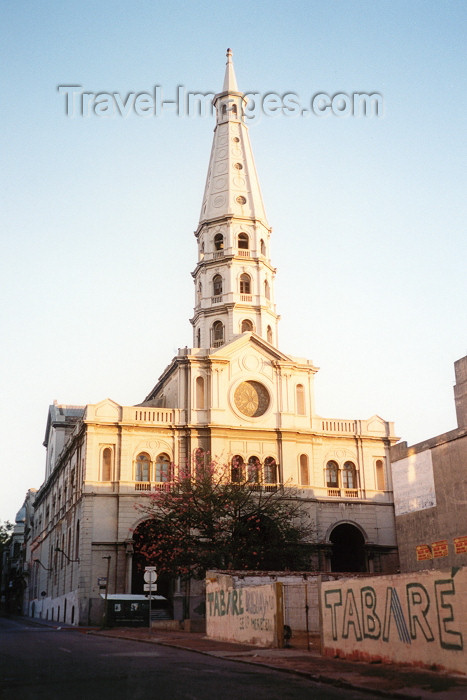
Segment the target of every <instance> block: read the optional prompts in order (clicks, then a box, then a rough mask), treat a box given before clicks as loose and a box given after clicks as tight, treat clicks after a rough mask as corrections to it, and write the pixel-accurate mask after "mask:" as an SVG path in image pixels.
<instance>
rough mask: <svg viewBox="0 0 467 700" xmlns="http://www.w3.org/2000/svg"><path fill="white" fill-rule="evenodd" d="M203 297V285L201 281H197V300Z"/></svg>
mask: <svg viewBox="0 0 467 700" xmlns="http://www.w3.org/2000/svg"><path fill="white" fill-rule="evenodd" d="M202 297H203V285H202V284H201V282H198V301H201V299H202Z"/></svg>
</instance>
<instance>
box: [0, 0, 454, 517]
mask: <svg viewBox="0 0 467 700" xmlns="http://www.w3.org/2000/svg"><path fill="white" fill-rule="evenodd" d="M466 14H467V6H466V5H465V3H464V2H461V1H459V2H456V1H451V2H438V1H436V2H435V1H429V0H423V1H419V2H418V1H416V0H415V1H412V2H410V3H407V2H406V1H405V0H404V1H401V2H399V1H397V0H392V1H391V2H386V1H385V0H368V1H367V0H364V1H362V0H354V1H352V2H347V1H342V2H338V1H335V2H333V1H331V0H327V1H320V0H317V1H314V2H313V1H310V0H307V1H304V2H297V1H295V2H294V1H293V0H292V1H289V2H254V1H252V0H249V1H248V2H245V1H243V0H238V1H237V2H235V3H219V2H204V3H199V2H173V3H164V4H163V3H159V2H155V1H154V0H141V1H137V0H136V1H135V2H128V1H126V2H119V1H116V2H110V0H101V1H100V2H89V1H87V0H82V1H80V2H62V1H60V2H59V1H47V0H42V2H33V1H32V0H22V1H21V2H18V0H15V1H12V0H3V2H2V3H1V6H0V27H1V33H2V41H1V49H0V51H1V54H2V55H1V65H2V66H3V84H2V90H1V93H0V109H1V119H2V128H1V130H0V139H1V152H2V155H3V159H2V162H3V168H2V170H1V179H2V182H1V200H2V207H1V212H2V213H1V232H2V246H1V250H2V255H1V281H2V295H1V316H0V321H1V328H2V342H1V344H0V353H1V355H0V362H1V364H0V366H1V368H2V381H1V386H2V401H1V416H0V425H1V429H2V436H1V440H0V446H1V447H0V449H1V455H0V522H1V521H2V520H3V519H6V518H10V519H12V518H14V515H15V513H16V511H17V510H18V509H19V507H20V506H21V503H22V500H23V497H24V494H25V492H26V490H27V489H28V488H29V487H39V486H40V485H41V483H42V480H43V476H44V461H45V450H44V447H43V446H42V441H43V437H44V430H45V423H46V418H47V410H48V405H49V404H50V403H52V402H53V400H54V399H57V400H58V402H59V403H69V404H86V403H93V402H97V401H100V400H101V399H103V398H105V397H107V396H109V397H110V398H112V399H114V400H115V401H118V402H119V403H122V404H133V403H137V402H139V401H141V400H142V399H143V398H144V396H145V395H146V394H147V392H148V391H149V389H150V388H152V386H153V385H154V384H155V382H156V380H157V378H158V377H159V375H160V374H161V372H162V370H163V369H164V368H165V366H166V365H167V364H168V363H169V361H170V359H171V358H172V356H173V355H174V354H175V353H176V351H177V348H178V347H182V346H184V345H191V326H190V324H189V322H188V318H189V317H190V316H191V314H192V308H193V282H192V279H191V275H190V272H191V270H192V269H193V268H194V265H195V257H196V248H195V239H194V236H193V231H194V229H195V228H196V226H197V222H198V216H199V211H200V207H201V198H202V193H203V188H204V182H205V177H206V171H207V165H208V160H209V152H210V147H211V139H212V129H213V122H212V120H210V119H201V118H191V119H190V118H179V117H176V116H175V115H174V114H173V113H169V112H166V113H164V114H163V115H162V116H161V117H157V118H155V117H152V118H141V117H137V116H135V115H134V114H133V115H130V116H129V117H128V118H127V119H123V118H121V117H115V118H113V119H104V118H98V117H91V118H88V119H82V118H77V119H69V118H67V117H66V116H65V112H64V98H63V97H62V96H60V95H59V93H58V92H57V86H58V85H61V84H72V83H77V84H80V85H82V86H83V88H84V89H86V90H88V91H91V92H115V91H116V92H119V93H120V94H122V95H126V94H127V93H128V92H130V91H136V92H140V91H151V90H152V89H153V88H154V86H155V85H160V86H162V89H163V91H164V94H165V96H166V99H170V96H171V95H175V90H176V86H177V85H184V86H185V87H186V89H187V90H189V91H200V92H208V91H213V92H215V91H219V90H220V88H221V85H222V78H223V72H224V63H225V50H226V48H227V47H228V46H230V47H232V49H233V50H234V61H235V68H236V72H237V78H238V82H239V86H240V89H242V90H245V91H246V90H254V91H260V92H262V93H265V92H275V93H279V94H280V93H284V92H295V93H296V94H297V95H299V97H300V99H301V100H303V101H305V100H307V99H309V97H310V96H311V95H313V94H315V93H317V92H326V93H329V94H334V93H336V92H345V93H353V92H380V93H381V94H382V95H383V97H384V105H385V111H384V117H383V118H379V119H356V118H345V119H342V118H340V119H339V118H337V117H334V118H333V117H331V118H328V119H319V118H318V117H315V116H309V118H304V117H303V118H292V117H285V116H278V117H263V118H262V119H260V120H258V121H256V122H255V124H254V125H253V126H252V127H251V129H250V135H251V140H252V145H253V151H254V154H255V158H256V164H257V168H258V173H259V177H260V181H261V185H262V189H263V196H264V200H265V205H266V211H267V214H268V218H269V223H270V224H271V225H272V227H273V240H272V259H273V264H275V265H276V266H277V268H278V274H277V283H276V301H277V306H278V310H279V313H281V315H282V320H281V323H280V343H279V344H280V347H281V349H282V350H283V351H284V352H288V353H290V354H294V355H299V356H305V357H308V358H310V359H313V361H314V362H315V363H316V364H317V365H318V366H320V367H321V370H320V372H319V373H318V375H317V377H316V404H317V411H318V412H319V413H320V414H321V415H323V416H327V417H346V418H347V417H349V418H354V417H355V418H365V417H369V416H370V415H373V414H374V413H377V414H379V415H381V416H382V417H383V418H385V419H387V420H393V421H395V423H396V431H397V433H398V435H400V436H401V437H402V438H403V439H405V440H408V442H409V443H414V442H417V441H420V440H422V439H424V438H427V437H430V436H432V435H436V434H438V433H441V432H444V431H446V430H450V429H453V428H454V427H456V421H455V412H454V403H453V393H452V386H453V383H454V374H453V366H452V365H453V362H454V360H456V359H458V358H460V357H462V356H463V355H465V354H466V353H467V324H466V297H467V275H466V253H467V243H466V241H467V238H466V230H465V222H466V196H465V193H466V172H465V168H466V166H465V164H466V162H467V158H466V153H465V145H466V142H465V126H466V125H465V115H466V114H467V105H466V95H467V90H466V75H465V66H466V65H467V57H466V42H465V35H464V28H465V24H466Z"/></svg>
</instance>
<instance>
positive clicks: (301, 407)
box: [296, 384, 305, 416]
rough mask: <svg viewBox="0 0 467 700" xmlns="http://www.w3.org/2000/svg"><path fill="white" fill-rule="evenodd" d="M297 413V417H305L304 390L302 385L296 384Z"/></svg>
mask: <svg viewBox="0 0 467 700" xmlns="http://www.w3.org/2000/svg"><path fill="white" fill-rule="evenodd" d="M296 394H297V413H298V415H299V416H304V415H305V388H304V386H303V384H297V387H296Z"/></svg>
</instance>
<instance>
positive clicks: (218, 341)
mask: <svg viewBox="0 0 467 700" xmlns="http://www.w3.org/2000/svg"><path fill="white" fill-rule="evenodd" d="M211 330H212V345H213V347H215V348H218V347H220V346H221V345H222V344H223V343H224V324H223V323H222V321H214V323H213V324H212V329H211Z"/></svg>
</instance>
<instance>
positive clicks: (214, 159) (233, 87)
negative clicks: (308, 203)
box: [200, 49, 268, 226]
mask: <svg viewBox="0 0 467 700" xmlns="http://www.w3.org/2000/svg"><path fill="white" fill-rule="evenodd" d="M246 104H247V99H246V98H245V97H244V95H243V94H242V93H241V92H239V90H238V87H237V79H236V77H235V71H234V66H233V62H232V51H231V49H227V64H226V67H225V78H224V86H223V90H222V92H220V93H218V94H217V95H215V97H214V99H213V105H214V107H215V108H216V127H215V129H214V139H213V144H212V151H211V160H210V163H209V169H208V176H207V179H206V187H205V190H204V197H203V205H202V208H201V216H200V224H201V223H202V222H204V221H208V220H210V219H219V218H220V217H221V216H240V217H243V218H249V219H253V220H257V219H259V220H261V221H263V222H264V224H265V225H266V226H267V225H268V224H267V220H266V213H265V211H264V204H263V197H262V195H261V189H260V186H259V181H258V175H257V173H256V167H255V161H254V159H253V153H252V150H251V145H250V138H249V135H248V127H247V125H246V124H245V121H244V119H245V117H244V112H245V107H246ZM226 146H228V147H227V148H226Z"/></svg>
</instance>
